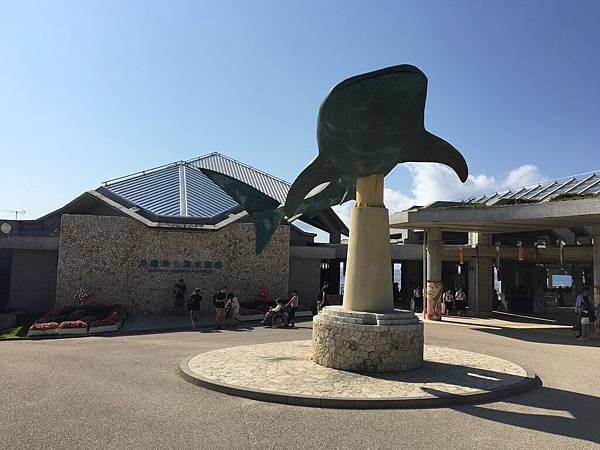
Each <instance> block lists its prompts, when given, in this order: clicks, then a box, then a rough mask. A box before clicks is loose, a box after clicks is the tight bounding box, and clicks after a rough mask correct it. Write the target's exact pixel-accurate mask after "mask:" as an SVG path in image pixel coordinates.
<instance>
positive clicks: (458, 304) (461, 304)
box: [442, 287, 467, 316]
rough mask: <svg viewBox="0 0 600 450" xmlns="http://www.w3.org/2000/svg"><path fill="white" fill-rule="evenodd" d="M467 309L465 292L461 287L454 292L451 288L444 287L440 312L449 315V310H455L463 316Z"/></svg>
mask: <svg viewBox="0 0 600 450" xmlns="http://www.w3.org/2000/svg"><path fill="white" fill-rule="evenodd" d="M466 309H467V294H466V293H465V291H464V290H463V288H462V287H459V288H458V290H457V291H456V292H453V291H452V289H446V291H445V292H444V293H443V294H442V314H445V315H446V316H448V315H450V311H456V313H457V314H458V315H459V316H463V315H464V314H465V311H466Z"/></svg>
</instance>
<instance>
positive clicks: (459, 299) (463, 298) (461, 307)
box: [454, 286, 467, 316]
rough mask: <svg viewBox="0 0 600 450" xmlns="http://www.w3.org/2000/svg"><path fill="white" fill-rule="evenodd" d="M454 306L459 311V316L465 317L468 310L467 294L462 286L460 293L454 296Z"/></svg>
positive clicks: (457, 292) (459, 289)
mask: <svg viewBox="0 0 600 450" xmlns="http://www.w3.org/2000/svg"><path fill="white" fill-rule="evenodd" d="M454 304H455V305H456V309H457V310H458V315H459V316H463V315H464V314H465V310H466V309H467V294H466V293H465V291H464V290H463V288H462V286H461V287H459V288H458V291H456V294H455V295H454Z"/></svg>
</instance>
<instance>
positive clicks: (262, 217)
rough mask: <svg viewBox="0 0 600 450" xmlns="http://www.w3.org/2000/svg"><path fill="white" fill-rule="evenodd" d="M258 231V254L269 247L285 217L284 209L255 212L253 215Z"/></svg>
mask: <svg viewBox="0 0 600 450" xmlns="http://www.w3.org/2000/svg"><path fill="white" fill-rule="evenodd" d="M251 216H252V219H253V220H254V228H255V230H256V254H257V255H258V254H260V253H261V252H262V251H263V250H264V248H265V247H266V246H267V244H268V243H269V241H270V240H271V238H272V237H273V234H274V233H275V231H276V230H277V227H279V224H280V223H281V219H283V217H284V212H283V209H282V208H278V209H276V210H269V211H255V212H253V213H252V214H251Z"/></svg>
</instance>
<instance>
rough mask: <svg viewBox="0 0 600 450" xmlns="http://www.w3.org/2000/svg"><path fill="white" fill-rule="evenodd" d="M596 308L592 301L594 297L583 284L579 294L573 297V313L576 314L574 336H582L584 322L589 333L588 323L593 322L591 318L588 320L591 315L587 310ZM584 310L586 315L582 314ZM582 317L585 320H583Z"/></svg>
mask: <svg viewBox="0 0 600 450" xmlns="http://www.w3.org/2000/svg"><path fill="white" fill-rule="evenodd" d="M595 309H596V305H595V303H594V297H592V296H591V295H590V288H589V287H587V286H584V287H583V289H582V290H581V294H579V295H578V296H577V298H576V299H575V314H576V316H577V317H576V318H575V327H574V328H575V336H576V337H577V338H578V339H581V338H583V337H584V336H583V325H584V323H586V324H587V332H588V333H589V328H590V327H589V325H590V323H593V322H594V321H593V320H590V319H591V317H590V316H589V314H590V313H589V311H594V310H595ZM584 310H585V311H586V313H587V316H584V314H583V312H584ZM584 318H585V319H586V320H584ZM594 319H595V314H594Z"/></svg>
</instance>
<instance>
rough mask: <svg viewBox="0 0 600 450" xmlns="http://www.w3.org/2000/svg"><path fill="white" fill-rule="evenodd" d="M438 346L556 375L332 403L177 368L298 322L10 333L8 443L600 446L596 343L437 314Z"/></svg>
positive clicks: (1, 368) (1, 412)
mask: <svg viewBox="0 0 600 450" xmlns="http://www.w3.org/2000/svg"><path fill="white" fill-rule="evenodd" d="M425 330H426V343H427V344H430V345H440V346H444V347H454V348H458V349H464V350H470V351H475V352H481V353H486V354H489V355H492V356H498V357H500V358H504V359H507V360H510V361H514V362H515V363H517V364H520V365H523V366H525V367H529V368H532V369H533V370H535V371H536V372H537V374H538V375H539V376H540V378H541V379H542V380H543V382H544V386H543V387H540V388H536V389H535V390H533V391H530V392H528V393H524V394H521V395H518V396H515V397H510V398H508V399H506V400H505V401H503V402H497V403H490V404H485V405H475V406H458V407H454V408H443V409H425V410H372V411H362V410H332V409H328V410H325V409H315V408H306V407H297V406H288V405H280V404H273V403H262V402H257V401H254V400H248V399H243V398H238V397H230V396H227V395H223V394H219V393H216V392H212V391H208V390H203V389H199V388H198V387H196V386H194V385H192V384H189V383H186V382H185V381H184V380H183V379H181V378H180V377H179V375H178V374H177V367H178V363H179V362H180V361H181V359H183V358H184V357H186V356H188V355H192V354H197V353H200V352H202V351H208V350H212V349H217V348H222V347H228V346H233V345H242V344H249V343H266V342H275V341H281V340H298V339H309V338H310V333H311V329H310V322H306V323H304V324H301V325H300V326H299V327H298V328H297V329H290V330H288V329H263V328H252V327H248V328H242V329H239V330H235V331H208V330H205V331H203V332H196V333H192V332H188V331H185V332H183V331H182V332H172V333H162V334H144V335H125V336H119V335H116V336H110V337H85V338H73V339H58V340H39V341H36V340H27V341H4V342H0V373H1V374H2V384H1V385H0V386H1V388H0V398H1V399H2V404H1V407H0V436H2V440H1V442H2V444H1V445H0V447H2V448H18V449H20V448H115V449H116V448H119V449H123V448H144V449H146V448H175V447H177V448H211V449H215V448H234V447H235V448H261V449H262V448H307V449H311V448H315V449H323V448H340V447H346V448H361V449H363V448H427V449H431V448H442V447H443V448H451V449H454V448H456V449H458V448H470V449H473V448H478V449H480V448H481V449H487V448H489V449H497V448H565V449H571V448H573V449H578V448H581V449H590V448H596V447H597V448H600V382H599V381H598V377H597V368H598V367H600V349H599V348H598V342H597V341H596V342H591V343H583V344H582V343H580V342H577V341H575V340H574V339H573V338H572V335H571V334H570V331H569V330H568V329H551V330H547V329H544V328H535V327H533V326H532V327H523V328H518V329H515V328H503V327H501V326H499V324H497V323H496V324H494V326H493V327H475V326H469V324H464V323H463V324H452V323H428V324H426V327H425Z"/></svg>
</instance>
